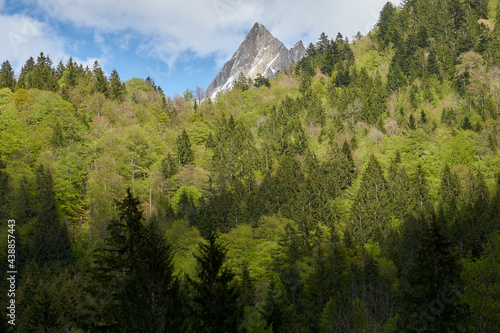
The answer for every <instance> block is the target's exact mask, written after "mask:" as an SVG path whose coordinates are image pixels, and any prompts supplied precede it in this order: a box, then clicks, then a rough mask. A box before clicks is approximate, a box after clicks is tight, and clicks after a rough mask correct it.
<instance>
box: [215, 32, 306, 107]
mask: <svg viewBox="0 0 500 333" xmlns="http://www.w3.org/2000/svg"><path fill="white" fill-rule="evenodd" d="M305 53H306V49H305V47H304V45H303V44H302V41H299V42H297V43H296V44H295V45H294V46H293V47H292V48H291V49H290V50H289V49H287V48H286V46H285V45H283V43H282V42H280V41H279V39H277V38H275V37H274V36H273V35H272V34H271V33H270V32H269V30H267V29H266V27H265V26H264V25H262V24H260V23H255V24H254V26H253V27H252V29H251V30H250V32H249V33H248V35H247V36H246V37H245V40H243V42H242V43H241V45H240V47H239V48H238V50H237V51H236V52H235V53H234V54H233V56H232V58H231V60H229V61H228V62H226V63H225V64H224V67H223V68H222V70H221V71H220V72H219V73H218V74H217V76H216V77H215V78H214V79H213V80H212V82H211V83H210V85H209V86H208V88H207V96H209V97H211V98H214V97H215V96H216V95H217V93H218V92H219V91H221V92H224V91H228V90H230V89H231V88H232V87H233V86H234V84H235V81H236V80H237V79H238V76H239V74H240V72H241V73H243V74H244V75H245V76H246V77H250V78H255V77H256V76H257V74H261V75H262V76H264V77H267V78H273V77H275V76H276V73H277V72H278V71H282V70H283V69H285V68H287V67H289V66H290V65H291V64H292V62H293V61H295V62H297V61H298V60H300V59H301V58H302V57H303V56H304V55H305Z"/></svg>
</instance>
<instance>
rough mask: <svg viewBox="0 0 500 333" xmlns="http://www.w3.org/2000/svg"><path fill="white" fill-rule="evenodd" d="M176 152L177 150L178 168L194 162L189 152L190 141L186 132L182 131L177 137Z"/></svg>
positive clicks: (190, 151) (191, 152) (192, 154)
mask: <svg viewBox="0 0 500 333" xmlns="http://www.w3.org/2000/svg"><path fill="white" fill-rule="evenodd" d="M175 143H176V150H177V162H178V163H179V165H180V166H183V165H185V164H189V163H191V162H193V160H194V153H193V151H192V150H191V141H190V140H189V136H188V134H187V132H186V130H182V133H181V134H180V135H179V136H178V137H177V140H176V141H175Z"/></svg>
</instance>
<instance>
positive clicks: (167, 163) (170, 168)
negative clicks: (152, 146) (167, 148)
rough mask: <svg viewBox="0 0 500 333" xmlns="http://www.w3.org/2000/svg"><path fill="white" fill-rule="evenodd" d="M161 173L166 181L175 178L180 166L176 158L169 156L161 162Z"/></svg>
mask: <svg viewBox="0 0 500 333" xmlns="http://www.w3.org/2000/svg"><path fill="white" fill-rule="evenodd" d="M161 171H162V173H163V177H165V179H169V178H171V177H172V176H174V175H175V174H176V173H177V172H178V171H179V164H178V163H177V162H176V160H175V158H173V157H172V155H170V153H168V154H167V156H166V157H165V158H163V160H162V161H161Z"/></svg>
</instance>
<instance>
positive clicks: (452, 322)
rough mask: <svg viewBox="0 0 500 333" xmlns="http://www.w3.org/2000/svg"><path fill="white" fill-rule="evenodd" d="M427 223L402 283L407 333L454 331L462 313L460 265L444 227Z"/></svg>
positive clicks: (401, 312) (402, 323) (403, 325)
mask: <svg viewBox="0 0 500 333" xmlns="http://www.w3.org/2000/svg"><path fill="white" fill-rule="evenodd" d="M420 223H424V224H427V226H426V228H425V232H424V234H423V235H422V236H421V240H420V241H419V247H418V249H417V250H416V251H415V254H414V256H413V258H412V260H411V261H410V263H409V266H408V267H409V268H408V271H407V273H406V274H405V275H404V277H403V279H402V281H401V284H402V288H401V289H400V290H401V298H400V310H399V323H400V328H401V329H402V330H403V331H405V332H451V331H453V330H456V329H457V327H458V326H459V323H460V320H461V319H463V312H462V309H461V307H460V306H459V305H458V295H459V291H458V287H457V286H458V281H457V279H458V274H459V272H460V268H459V265H458V260H457V257H456V255H455V253H454V250H453V248H452V245H451V242H450V239H449V237H448V235H447V234H446V233H445V231H444V226H443V225H441V224H440V223H439V222H437V221H436V220H435V218H433V220H431V222H430V223H428V222H426V220H423V221H421V222H420Z"/></svg>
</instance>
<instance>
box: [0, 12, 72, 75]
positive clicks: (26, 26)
mask: <svg viewBox="0 0 500 333" xmlns="http://www.w3.org/2000/svg"><path fill="white" fill-rule="evenodd" d="M0 31H3V32H4V33H3V34H0V55H1V57H2V58H3V59H2V61H5V60H9V61H10V62H11V64H12V66H13V67H14V68H15V69H19V68H20V67H21V66H22V64H24V62H26V60H28V58H29V57H34V58H35V59H36V57H37V56H38V55H39V54H40V52H42V51H43V52H44V53H45V54H49V55H50V57H51V58H52V59H53V60H59V59H64V58H67V55H66V52H65V51H64V46H63V44H64V43H63V40H62V39H61V38H59V37H57V36H55V35H54V34H53V33H52V32H51V29H50V27H49V26H48V25H47V24H44V23H41V22H39V21H37V20H34V19H32V18H30V17H29V16H25V15H1V14H0Z"/></svg>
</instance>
